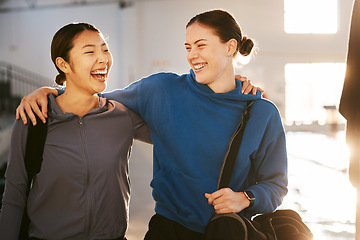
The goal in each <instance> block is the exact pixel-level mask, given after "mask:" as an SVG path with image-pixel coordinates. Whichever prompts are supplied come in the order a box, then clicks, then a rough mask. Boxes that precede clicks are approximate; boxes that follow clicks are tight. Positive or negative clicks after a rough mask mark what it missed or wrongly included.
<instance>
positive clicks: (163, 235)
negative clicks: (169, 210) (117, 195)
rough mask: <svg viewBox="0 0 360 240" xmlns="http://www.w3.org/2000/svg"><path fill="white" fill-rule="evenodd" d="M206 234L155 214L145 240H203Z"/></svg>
mask: <svg viewBox="0 0 360 240" xmlns="http://www.w3.org/2000/svg"><path fill="white" fill-rule="evenodd" d="M203 239H204V234H201V233H198V232H194V231H192V230H190V229H188V228H186V227H184V226H183V225H181V224H179V223H177V222H175V221H172V220H169V219H167V218H165V217H163V216H161V215H159V214H155V215H154V216H153V217H152V218H151V220H150V222H149V230H148V232H147V233H146V235H145V238H144V240H203Z"/></svg>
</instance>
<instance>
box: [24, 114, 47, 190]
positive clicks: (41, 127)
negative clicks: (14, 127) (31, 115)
mask: <svg viewBox="0 0 360 240" xmlns="http://www.w3.org/2000/svg"><path fill="white" fill-rule="evenodd" d="M36 122H37V124H36V125H35V126H33V125H32V124H31V123H29V127H28V135H27V139H26V148H25V158H24V162H25V168H26V173H27V175H28V183H29V185H28V188H29V189H30V184H31V182H32V180H33V178H34V176H35V175H36V174H38V173H39V172H40V169H41V163H42V160H43V159H42V155H43V153H44V146H45V140H46V135H47V122H46V123H43V122H42V121H41V120H40V118H39V117H38V116H36Z"/></svg>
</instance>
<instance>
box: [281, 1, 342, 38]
mask: <svg viewBox="0 0 360 240" xmlns="http://www.w3.org/2000/svg"><path fill="white" fill-rule="evenodd" d="M337 1H338V0H284V12H285V13H284V27H285V32H286V33H302V34H309V33H315V34H334V33H336V32H337V15H338V10H337Z"/></svg>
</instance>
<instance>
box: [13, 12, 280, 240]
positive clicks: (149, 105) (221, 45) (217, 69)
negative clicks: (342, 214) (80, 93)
mask: <svg viewBox="0 0 360 240" xmlns="http://www.w3.org/2000/svg"><path fill="white" fill-rule="evenodd" d="M185 37H186V39H185V48H186V58H187V61H188V63H189V65H190V67H191V70H190V73H188V74H183V75H178V74H175V73H158V74H154V75H151V76H149V77H146V78H143V79H141V80H139V81H137V82H135V83H133V84H131V85H130V86H128V87H127V88H125V89H123V90H116V91H113V92H110V93H105V94H103V96H104V97H106V98H109V99H114V100H116V101H119V102H121V103H123V104H124V105H125V106H127V107H128V108H130V109H132V110H133V111H135V112H137V113H139V114H140V115H141V116H142V117H143V119H144V120H145V121H146V122H147V124H148V125H149V127H150V131H151V136H152V140H153V144H154V147H153V153H154V155H153V179H152V181H151V184H150V185H151V187H152V188H153V198H154V200H155V203H156V205H155V212H156V214H155V215H154V216H153V217H152V219H151V220H150V223H149V230H148V232H147V234H146V236H145V239H146V240H155V239H156V240H172V239H177V240H193V239H194V240H199V239H203V238H204V232H205V227H206V225H207V224H208V222H209V220H210V219H211V217H212V216H213V214H214V213H219V214H222V213H229V212H235V213H238V214H239V215H241V216H243V217H246V218H249V219H250V218H251V217H252V216H254V215H256V214H258V213H268V212H272V211H274V210H275V209H276V208H277V207H278V206H279V205H280V204H281V202H282V200H283V198H284V196H285V195H286V193H287V155H286V145H285V131H284V128H283V125H282V122H281V117H280V114H279V112H278V109H277V108H276V106H275V105H274V104H273V103H272V102H270V101H268V100H266V99H263V98H261V93H260V91H257V93H256V94H244V93H243V90H242V87H243V83H242V82H241V81H239V80H236V79H235V73H234V64H233V61H234V58H235V57H236V56H237V54H238V53H239V54H241V55H244V56H247V55H249V54H250V53H251V52H252V51H253V47H254V43H253V41H252V40H251V39H250V38H247V37H245V36H243V35H242V32H241V29H240V27H239V25H238V23H237V22H236V20H235V19H234V18H233V16H232V15H231V14H229V13H228V12H226V11H223V10H212V11H208V12H204V13H201V14H199V15H196V16H195V17H193V18H192V19H191V20H190V21H189V23H188V24H187V25H186V36H185ZM33 99H34V98H33ZM35 99H36V98H35ZM250 100H254V102H253V104H252V106H251V109H250V118H249V120H248V122H247V125H246V129H245V132H244V136H243V140H242V143H241V146H240V149H239V153H238V155H237V160H236V163H235V166H234V171H233V174H232V178H231V182H230V186H229V188H224V189H221V190H217V184H218V178H219V174H220V170H221V167H222V163H223V159H224V156H225V154H226V152H227V148H228V144H229V141H230V139H231V136H232V135H233V133H234V132H235V130H236V127H237V126H238V124H239V122H240V119H241V115H242V113H243V111H244V109H245V107H246V106H247V103H248V101H250ZM33 101H34V100H33ZM34 102H35V101H34ZM31 106H32V107H36V106H33V105H31ZM24 108H26V107H24V105H22V106H21V107H20V109H19V110H21V114H24V113H23V109H24ZM38 112H40V111H38Z"/></svg>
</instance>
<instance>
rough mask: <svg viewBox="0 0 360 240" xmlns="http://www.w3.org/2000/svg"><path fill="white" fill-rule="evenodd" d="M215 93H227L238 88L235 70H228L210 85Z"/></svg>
mask: <svg viewBox="0 0 360 240" xmlns="http://www.w3.org/2000/svg"><path fill="white" fill-rule="evenodd" d="M208 86H209V87H210V88H211V89H212V90H213V91H214V92H215V93H226V92H230V91H232V90H234V89H235V88H236V82H235V73H234V68H233V67H232V66H231V68H229V69H227V70H226V71H224V72H223V74H222V75H221V76H219V77H218V79H216V81H214V82H212V83H211V84H208Z"/></svg>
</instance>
